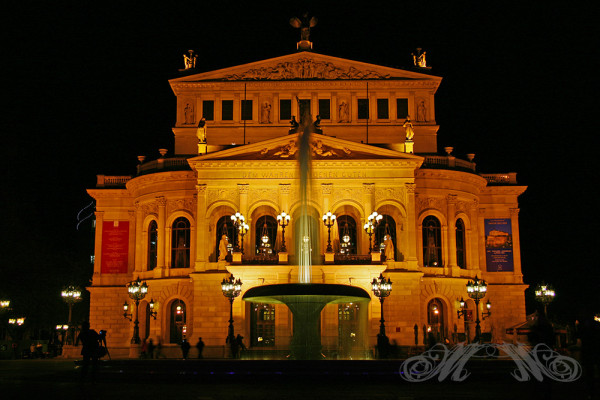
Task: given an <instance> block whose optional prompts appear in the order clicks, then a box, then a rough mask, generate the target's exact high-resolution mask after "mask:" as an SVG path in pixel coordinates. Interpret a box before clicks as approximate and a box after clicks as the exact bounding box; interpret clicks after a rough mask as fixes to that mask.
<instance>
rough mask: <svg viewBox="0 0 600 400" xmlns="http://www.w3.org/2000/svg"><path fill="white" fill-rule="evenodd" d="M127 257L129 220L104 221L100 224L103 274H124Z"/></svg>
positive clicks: (101, 269) (101, 268)
mask: <svg viewBox="0 0 600 400" xmlns="http://www.w3.org/2000/svg"><path fill="white" fill-rule="evenodd" d="M128 258H129V221H104V224H102V258H101V260H102V261H101V263H102V264H101V266H100V272H101V273H103V274H126V273H127V259H128Z"/></svg>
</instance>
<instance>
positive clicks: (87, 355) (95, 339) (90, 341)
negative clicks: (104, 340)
mask: <svg viewBox="0 0 600 400" xmlns="http://www.w3.org/2000/svg"><path fill="white" fill-rule="evenodd" d="M80 341H81V355H82V356H83V364H82V366H81V378H82V379H83V378H85V376H86V375H87V371H88V368H89V365H90V361H91V364H92V379H95V377H96V370H97V369H98V350H99V349H100V335H98V332H96V331H95V330H93V329H90V323H89V322H87V321H85V322H83V323H82V324H81V331H80V332H79V335H78V336H77V343H79V342H80Z"/></svg>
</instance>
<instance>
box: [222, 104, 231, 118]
mask: <svg viewBox="0 0 600 400" xmlns="http://www.w3.org/2000/svg"><path fill="white" fill-rule="evenodd" d="M221 119H222V120H223V121H233V100H223V101H222V102H221Z"/></svg>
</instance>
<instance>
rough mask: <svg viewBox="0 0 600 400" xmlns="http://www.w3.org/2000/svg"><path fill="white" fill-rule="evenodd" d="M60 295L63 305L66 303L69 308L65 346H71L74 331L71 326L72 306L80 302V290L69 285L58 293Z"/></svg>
mask: <svg viewBox="0 0 600 400" xmlns="http://www.w3.org/2000/svg"><path fill="white" fill-rule="evenodd" d="M60 295H61V297H62V299H63V300H64V301H65V303H67V304H68V306H69V320H68V323H67V324H68V325H69V330H68V331H67V344H73V343H74V342H75V341H74V338H73V336H74V331H73V324H72V316H73V304H75V303H78V302H79V301H80V300H81V290H80V289H79V288H78V287H75V286H73V285H69V286H67V287H66V288H65V289H64V290H63V291H62V292H61V293H60Z"/></svg>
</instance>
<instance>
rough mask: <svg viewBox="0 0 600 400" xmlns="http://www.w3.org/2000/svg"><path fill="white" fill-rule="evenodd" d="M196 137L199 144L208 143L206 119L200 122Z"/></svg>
mask: <svg viewBox="0 0 600 400" xmlns="http://www.w3.org/2000/svg"><path fill="white" fill-rule="evenodd" d="M196 136H197V137H198V143H206V119H204V118H202V119H201V120H200V122H198V129H197V130H196Z"/></svg>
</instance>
